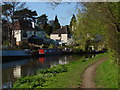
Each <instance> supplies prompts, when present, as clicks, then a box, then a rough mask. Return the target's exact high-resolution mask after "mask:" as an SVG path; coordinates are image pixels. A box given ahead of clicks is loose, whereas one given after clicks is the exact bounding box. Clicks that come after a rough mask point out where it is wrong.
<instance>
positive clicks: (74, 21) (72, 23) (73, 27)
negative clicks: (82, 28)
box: [69, 14, 76, 33]
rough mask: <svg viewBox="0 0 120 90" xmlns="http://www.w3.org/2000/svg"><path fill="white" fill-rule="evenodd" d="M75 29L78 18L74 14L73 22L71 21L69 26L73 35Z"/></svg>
mask: <svg viewBox="0 0 120 90" xmlns="http://www.w3.org/2000/svg"><path fill="white" fill-rule="evenodd" d="M75 27H76V17H75V15H74V14H73V16H72V18H71V21H70V25H69V29H70V33H72V31H73V30H74V29H75Z"/></svg>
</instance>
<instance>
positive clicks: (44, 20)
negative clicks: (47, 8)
mask: <svg viewBox="0 0 120 90" xmlns="http://www.w3.org/2000/svg"><path fill="white" fill-rule="evenodd" d="M47 17H48V16H46V14H43V15H41V16H39V17H37V26H38V27H39V28H40V29H45V27H46V25H47V21H48V19H47Z"/></svg>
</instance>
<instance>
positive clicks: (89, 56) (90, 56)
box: [84, 54, 96, 58]
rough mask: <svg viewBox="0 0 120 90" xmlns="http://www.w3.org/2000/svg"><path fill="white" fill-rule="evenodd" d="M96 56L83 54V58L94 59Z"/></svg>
mask: <svg viewBox="0 0 120 90" xmlns="http://www.w3.org/2000/svg"><path fill="white" fill-rule="evenodd" d="M95 56H96V55H95V54H85V55H84V57H85V58H94V57H95Z"/></svg>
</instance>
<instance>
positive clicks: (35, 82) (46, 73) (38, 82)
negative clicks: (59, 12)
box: [13, 65, 67, 88]
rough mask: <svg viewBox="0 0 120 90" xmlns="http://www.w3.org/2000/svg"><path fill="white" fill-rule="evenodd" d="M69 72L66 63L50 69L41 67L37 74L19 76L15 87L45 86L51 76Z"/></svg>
mask: <svg viewBox="0 0 120 90" xmlns="http://www.w3.org/2000/svg"><path fill="white" fill-rule="evenodd" d="M62 72H67V67H66V66H65V65H57V66H53V67H51V68H49V69H41V70H38V71H37V75H34V76H27V77H21V78H19V79H18V80H17V81H16V82H15V83H14V86H13V88H43V87H44V86H46V85H47V84H46V81H47V80H48V79H49V78H50V77H54V76H56V75H57V74H58V73H62Z"/></svg>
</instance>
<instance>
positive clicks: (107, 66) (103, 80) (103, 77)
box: [95, 60, 118, 88]
mask: <svg viewBox="0 0 120 90" xmlns="http://www.w3.org/2000/svg"><path fill="white" fill-rule="evenodd" d="M95 82H96V85H97V87H102V88H118V65H117V64H115V63H113V62H112V60H107V61H105V62H104V63H103V64H101V65H100V66H99V67H98V68H97V71H96V77H95Z"/></svg>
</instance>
